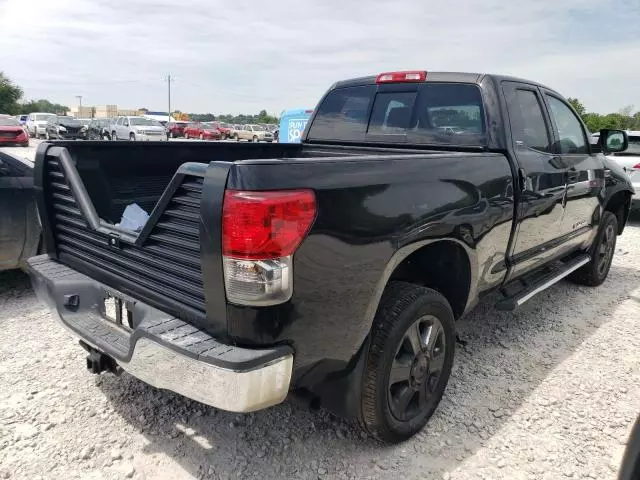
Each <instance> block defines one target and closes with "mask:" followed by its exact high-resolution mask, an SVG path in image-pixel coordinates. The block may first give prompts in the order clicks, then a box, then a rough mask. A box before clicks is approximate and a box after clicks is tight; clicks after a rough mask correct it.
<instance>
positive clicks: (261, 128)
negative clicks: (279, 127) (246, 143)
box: [253, 125, 266, 132]
mask: <svg viewBox="0 0 640 480" xmlns="http://www.w3.org/2000/svg"><path fill="white" fill-rule="evenodd" d="M265 130H266V128H264V126H262V125H253V131H254V132H264V131H265Z"/></svg>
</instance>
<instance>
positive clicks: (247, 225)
mask: <svg viewBox="0 0 640 480" xmlns="http://www.w3.org/2000/svg"><path fill="white" fill-rule="evenodd" d="M589 138H590V137H589V135H588V132H587V130H586V128H585V126H584V124H583V123H582V121H581V120H580V118H579V117H578V116H577V115H576V113H575V112H574V111H573V109H572V108H571V107H570V106H569V104H568V103H567V102H566V101H565V100H564V99H563V97H561V96H560V95H559V94H558V93H556V92H554V91H553V90H551V89H549V88H547V87H544V86H542V85H539V84H537V83H534V82H530V81H526V80H520V79H515V78H510V77H502V76H496V75H484V74H471V73H433V72H429V73H427V72H424V71H411V72H391V73H384V74H381V75H377V76H371V77H365V78H357V79H353V80H347V81H342V82H338V83H336V84H335V85H333V86H332V87H331V89H330V90H329V91H328V92H327V93H326V95H325V96H324V97H323V98H322V100H321V101H320V103H319V105H318V107H317V108H316V109H315V110H314V114H313V116H312V117H311V119H310V121H309V124H308V125H307V128H306V130H305V132H304V134H303V138H302V140H303V141H302V143H301V144H275V143H274V144H233V143H197V142H190V143H183V142H172V143H169V144H166V143H162V144H159V143H153V142H151V143H145V144H140V145H137V144H132V143H99V142H48V143H43V144H42V145H40V147H39V150H38V153H37V158H36V166H35V184H36V189H37V200H38V208H39V211H40V215H41V219H42V225H43V229H44V242H45V244H46V251H47V252H48V253H47V254H46V255H41V256H36V257H33V258H31V259H30V260H29V262H28V264H29V270H30V273H31V276H32V278H33V283H34V285H35V288H36V290H37V292H38V294H39V296H40V297H41V298H42V299H43V301H45V302H47V303H48V304H49V305H50V306H51V308H52V309H53V311H54V312H56V313H57V315H58V316H59V317H60V319H61V321H62V323H63V324H64V325H65V326H66V327H68V328H69V329H70V330H71V331H72V332H73V333H74V334H75V335H76V336H77V337H79V338H80V343H81V345H82V346H83V347H84V348H85V349H86V350H87V351H88V352H89V353H88V357H87V366H88V368H89V369H90V370H91V371H93V372H95V373H100V372H103V371H111V372H116V373H118V372H119V371H120V370H121V369H124V370H125V371H127V372H129V373H130V374H132V375H134V376H136V377H138V378H139V379H141V380H143V381H145V382H147V383H149V384H151V385H154V386H156V387H159V388H166V389H170V390H173V391H175V392H178V393H181V394H183V395H185V396H187V397H190V398H192V399H195V400H198V401H200V402H203V403H206V404H209V405H212V406H214V407H218V408H221V409H225V410H230V411H236V412H249V411H254V410H258V409H262V408H266V407H269V406H271V405H274V404H277V403H279V402H282V401H283V400H284V399H285V397H286V396H287V394H288V393H289V392H290V391H295V392H297V393H299V394H301V395H303V396H304V397H305V398H307V399H309V400H310V401H313V402H314V403H316V404H317V403H320V404H322V405H324V406H326V407H327V408H329V409H331V410H333V411H335V412H337V413H339V414H342V415H346V416H351V417H354V418H356V419H358V420H359V422H360V424H361V425H362V426H363V428H364V429H366V431H367V432H369V433H371V434H372V435H373V436H375V437H377V438H379V439H382V440H384V441H390V442H394V441H400V440H402V439H405V438H407V437H409V436H411V435H413V434H414V433H416V432H417V431H419V430H420V429H421V428H422V427H423V426H424V425H425V424H426V422H427V420H428V419H429V417H430V416H431V415H432V413H433V412H434V410H435V409H436V407H437V405H438V403H439V401H440V398H441V397H442V394H443V391H444V389H445V386H446V384H447V381H448V379H449V375H450V372H451V366H452V363H453V359H454V350H455V347H456V333H455V321H456V320H457V319H459V318H461V317H462V316H463V315H465V314H466V313H467V312H469V310H470V309H472V308H473V307H474V305H475V304H476V303H477V302H478V300H479V298H480V297H482V296H483V295H485V294H487V293H488V292H492V291H496V290H498V291H500V292H502V297H500V301H499V302H498V304H497V305H496V307H497V308H499V309H505V310H513V309H516V308H517V307H519V306H521V305H522V304H523V303H524V302H526V301H527V300H528V299H530V298H531V297H532V296H534V295H535V294H537V293H539V292H540V291H543V290H544V289H545V288H547V287H549V286H550V285H552V284H553V283H555V282H557V281H559V280H560V279H562V278H564V277H568V278H570V279H572V280H574V281H575V282H577V283H581V284H583V285H592V286H596V285H599V284H601V283H602V282H603V281H604V280H605V278H606V276H607V274H608V272H609V268H610V265H611V260H612V256H613V254H614V250H615V244H616V236H617V235H619V234H621V233H622V231H623V229H624V226H625V223H626V220H627V216H628V212H629V202H630V198H631V195H632V193H633V189H632V187H631V185H630V183H629V181H628V179H627V177H626V176H625V174H624V172H622V171H621V170H620V168H619V167H617V166H616V165H615V164H613V163H609V162H608V161H607V160H606V159H605V157H604V155H603V153H609V152H616V151H622V150H624V149H625V148H626V146H627V144H628V140H627V137H626V134H625V133H624V132H622V131H614V130H603V131H602V132H600V136H599V140H597V142H598V143H597V144H591V143H590V141H589ZM132 204H137V207H139V209H140V210H144V211H146V212H147V213H148V214H149V217H148V219H144V221H142V222H139V224H138V225H137V226H136V227H135V228H131V227H129V228H123V227H122V226H121V225H120V222H121V220H123V218H122V216H123V212H124V211H125V209H126V208H127V207H128V206H130V205H132ZM125 216H126V215H125Z"/></svg>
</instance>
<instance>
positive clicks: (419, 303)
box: [360, 282, 456, 443]
mask: <svg viewBox="0 0 640 480" xmlns="http://www.w3.org/2000/svg"><path fill="white" fill-rule="evenodd" d="M431 338H433V340H431ZM455 345H456V334H455V319H454V316H453V311H452V310H451V306H450V305H449V302H447V299H446V298H444V296H442V295H441V294H440V293H438V292H436V291H435V290H432V289H430V288H425V287H421V286H419V285H414V284H411V283H405V282H392V283H390V284H389V285H388V286H387V288H386V290H385V292H384V294H383V296H382V299H381V301H380V306H379V308H378V312H377V313H376V317H375V320H374V323H373V328H372V331H371V346H370V348H369V351H368V353H367V357H366V366H365V371H364V374H363V379H362V390H361V391H362V393H361V395H362V397H361V408H362V410H361V415H360V424H361V426H362V428H363V429H364V430H365V431H366V432H367V433H369V434H370V435H372V436H374V437H376V438H377V439H379V440H382V441H384V442H390V443H396V442H400V441H402V440H406V439H408V438H409V437H411V436H412V435H414V434H416V433H417V432H418V431H420V430H421V429H422V428H423V427H424V426H425V425H426V423H427V421H428V420H429V418H430V417H431V415H433V412H434V411H435V409H436V407H437V406H438V404H439V403H440V399H441V398H442V394H443V393H444V389H445V387H446V386H447V382H448V381H449V376H450V375H451V367H452V366H453V358H454V354H455ZM392 367H394V369H393V370H394V371H395V373H394V374H393V378H392V376H391V374H392ZM403 405H406V407H403Z"/></svg>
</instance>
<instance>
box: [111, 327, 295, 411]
mask: <svg viewBox="0 0 640 480" xmlns="http://www.w3.org/2000/svg"><path fill="white" fill-rule="evenodd" d="M118 364H119V365H120V366H121V367H122V368H123V369H124V370H125V371H127V372H128V373H130V374H131V375H133V376H134V377H136V378H138V379H140V380H142V381H143V382H145V383H148V384H149V385H152V386H154V387H156V388H163V389H167V390H171V391H173V392H176V393H179V394H180V395H184V396H185V397H188V398H191V399H193V400H196V401H198V402H201V403H205V404H207V405H211V406H212V407H216V408H220V409H222V410H228V411H230V412H253V411H256V410H261V409H263V408H267V407H270V406H273V405H276V404H278V403H280V402H282V401H283V400H284V399H285V397H286V396H287V393H288V392H289V383H290V382H291V371H292V369H293V355H286V356H284V357H282V358H279V359H277V360H274V361H273V362H270V363H268V364H264V365H261V366H260V367H258V368H256V369H253V370H249V371H246V372H235V371H232V370H227V369H224V368H220V367H218V366H215V365H212V364H210V363H206V362H203V361H199V360H197V359H195V358H192V357H189V356H187V355H184V354H181V353H179V352H176V351H174V350H171V349H169V348H167V347H165V346H163V345H160V344H159V343H156V342H154V341H153V340H150V339H148V338H141V339H140V340H138V342H137V343H136V346H135V349H134V351H133V355H132V356H131V360H130V361H129V362H118Z"/></svg>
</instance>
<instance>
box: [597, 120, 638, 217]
mask: <svg viewBox="0 0 640 480" xmlns="http://www.w3.org/2000/svg"><path fill="white" fill-rule="evenodd" d="M598 136H599V134H597V133H596V134H594V135H592V138H594V139H597V138H598ZM627 137H628V138H629V148H627V149H626V150H625V151H624V152H620V153H612V154H610V155H608V158H610V159H611V160H613V161H615V162H616V163H617V164H618V165H620V166H621V167H622V168H623V169H624V171H625V172H627V175H629V179H630V180H631V183H632V185H633V188H634V190H635V191H636V193H635V194H634V195H633V197H632V198H631V201H632V204H631V206H632V208H633V209H638V208H640V130H635V131H634V130H627Z"/></svg>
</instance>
